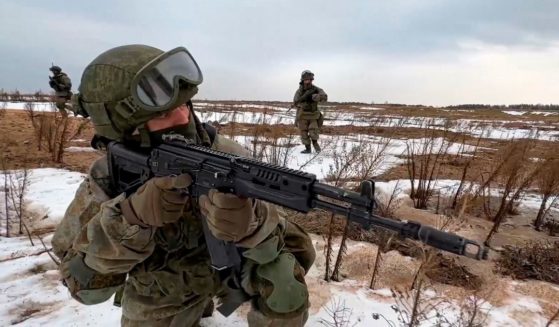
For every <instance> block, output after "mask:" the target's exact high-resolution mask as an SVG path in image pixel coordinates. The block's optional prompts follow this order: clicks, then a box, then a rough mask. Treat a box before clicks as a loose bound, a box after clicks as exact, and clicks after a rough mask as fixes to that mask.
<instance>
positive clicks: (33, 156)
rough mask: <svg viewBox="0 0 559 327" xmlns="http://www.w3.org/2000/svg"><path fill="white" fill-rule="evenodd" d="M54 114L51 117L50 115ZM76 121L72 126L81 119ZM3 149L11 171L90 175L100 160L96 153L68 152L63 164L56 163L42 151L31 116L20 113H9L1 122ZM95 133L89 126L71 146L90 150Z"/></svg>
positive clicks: (0, 140) (17, 111) (4, 157)
mask: <svg viewBox="0 0 559 327" xmlns="http://www.w3.org/2000/svg"><path fill="white" fill-rule="evenodd" d="M48 114H51V113H48ZM70 119H72V121H71V122H72V126H73V127H76V126H77V123H78V121H77V119H75V118H70ZM0 131H2V133H1V134H0V149H2V157H3V159H5V162H6V165H7V168H8V169H17V168H22V167H23V166H24V165H27V167H28V168H42V167H56V168H65V169H69V170H74V171H80V172H86V171H87V169H88V168H89V165H90V164H91V163H92V162H93V160H95V159H96V158H98V157H99V156H100V154H99V153H96V152H66V153H65V155H64V157H63V162H62V163H56V162H54V161H53V160H52V158H51V155H50V154H49V153H48V152H47V151H45V150H38V146H37V141H36V138H35V134H34V130H33V126H32V124H31V121H30V120H29V118H28V116H27V114H26V113H25V112H24V111H20V110H7V111H6V113H5V115H4V116H3V117H2V118H0ZM92 136H93V129H92V128H91V127H90V126H89V127H88V128H86V130H85V131H84V132H83V133H82V135H80V136H78V137H77V138H76V139H77V140H84V141H76V140H73V141H71V142H69V143H68V146H78V147H89V140H90V139H91V137H92Z"/></svg>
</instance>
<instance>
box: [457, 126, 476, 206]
mask: <svg viewBox="0 0 559 327" xmlns="http://www.w3.org/2000/svg"><path fill="white" fill-rule="evenodd" d="M483 134H484V133H483V131H482V133H481V134H480V135H479V136H478V137H477V138H476V144H475V146H474V151H473V153H470V152H469V151H468V146H467V144H466V136H465V134H464V135H463V137H462V138H461V140H462V142H461V143H460V149H459V151H458V156H457V160H459V161H462V162H463V167H462V174H461V177H460V184H458V188H456V191H455V192H454V195H453V196H452V204H451V206H450V207H451V208H452V209H457V206H458V202H459V201H458V200H459V199H460V198H461V197H462V196H463V194H464V188H465V186H466V177H467V176H468V172H469V170H470V168H471V167H472V163H473V162H474V160H475V158H476V156H477V152H478V149H479V144H480V142H481V139H482V136H483Z"/></svg>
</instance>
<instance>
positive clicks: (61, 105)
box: [49, 66, 72, 115]
mask: <svg viewBox="0 0 559 327" xmlns="http://www.w3.org/2000/svg"><path fill="white" fill-rule="evenodd" d="M49 70H50V71H51V72H52V74H53V76H49V79H50V80H49V85H50V87H51V88H53V89H54V91H55V92H56V93H55V102H56V107H57V108H58V110H60V112H61V113H62V114H63V115H66V114H67V113H66V102H67V101H69V100H70V99H71V97H72V91H71V90H72V81H71V80H70V77H68V75H66V73H63V72H62V68H60V67H58V66H52V67H51V68H49Z"/></svg>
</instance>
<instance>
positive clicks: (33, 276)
mask: <svg viewBox="0 0 559 327" xmlns="http://www.w3.org/2000/svg"><path fill="white" fill-rule="evenodd" d="M82 179H83V175H82V174H79V173H75V172H70V171H65V170H59V169H50V168H48V169H35V170H31V175H30V185H29V194H28V195H27V199H26V200H27V203H28V205H29V206H30V208H32V209H33V210H35V211H38V212H40V213H41V214H44V213H48V217H46V218H44V219H42V220H41V222H40V226H42V227H44V226H49V225H50V226H54V225H56V223H57V222H58V221H59V220H60V219H61V217H62V215H63V213H64V209H65V208H66V206H67V205H68V203H69V202H70V201H71V199H72V197H73V194H74V192H75V190H76V189H77V187H78V185H79V183H80V182H81V180H82ZM453 182H456V181H441V182H440V183H441V185H446V186H448V185H453V184H452V183H453ZM394 184H395V182H391V183H379V185H378V187H379V189H382V190H384V191H385V192H389V191H390V187H394V186H393V185H394ZM400 185H401V186H402V188H403V190H404V192H405V190H406V185H405V182H404V181H402V182H401V183H400ZM408 186H409V185H408ZM0 199H3V194H2V193H1V192H0ZM1 201H3V200H0V207H2V208H3V203H1ZM51 237H52V235H50V234H47V235H43V238H44V241H45V242H46V243H47V245H48V244H50V238H51ZM313 241H314V242H313V243H314V244H315V246H316V248H317V253H318V254H319V255H318V257H319V259H318V260H317V263H316V264H315V266H314V267H313V268H312V269H311V271H310V272H309V275H308V277H307V281H308V284H309V285H310V291H311V300H312V301H313V303H320V304H322V305H320V306H319V307H316V305H315V307H313V309H312V310H311V315H310V317H309V321H308V324H307V325H308V326H323V325H324V324H323V322H324V321H328V322H331V318H330V317H329V314H328V309H331V308H333V307H334V306H335V305H336V304H340V303H341V304H343V305H345V307H347V308H349V309H350V310H351V315H350V316H349V321H350V323H349V324H348V325H347V326H388V324H386V323H384V322H383V321H381V320H375V319H374V318H373V314H382V315H383V316H384V317H386V319H388V320H391V321H393V322H397V315H396V312H395V311H394V310H393V309H392V305H393V304H394V300H393V299H392V297H391V296H390V291H389V290H387V289H382V290H377V291H371V290H368V289H367V287H366V285H365V283H363V282H359V281H356V280H352V279H347V280H345V281H343V282H341V283H334V282H332V283H330V284H326V283H325V282H324V281H322V280H321V277H322V270H323V262H321V260H323V259H321V257H322V256H321V253H322V252H321V249H322V248H323V241H322V238H320V237H314V236H313ZM373 248H374V246H372V245H371V244H367V243H361V242H350V246H349V256H352V254H353V253H357V252H359V251H361V252H365V253H372V251H373ZM42 250H43V248H42V247H41V246H38V245H35V246H33V247H32V246H30V243H29V240H28V239H27V238H26V237H14V238H5V237H0V294H1V296H0V326H6V325H17V326H84V325H87V326H115V325H118V324H119V319H120V310H119V309H118V308H116V307H114V306H112V302H111V301H108V302H106V303H103V304H99V305H95V306H85V305H81V304H79V303H78V302H76V301H74V300H72V299H71V298H70V296H69V294H68V292H67V290H66V288H65V287H64V286H62V285H61V283H60V282H59V280H58V279H59V274H58V272H57V270H56V267H55V265H54V264H53V263H52V262H51V261H50V258H49V257H48V255H47V254H46V253H41V254H39V253H40V252H41V251H42ZM349 278H351V276H349ZM519 283H520V282H512V283H511V285H510V289H507V290H502V291H503V292H508V293H510V295H509V300H507V301H506V303H504V304H502V305H501V306H491V305H490V304H485V305H484V307H483V310H484V311H485V312H486V313H487V315H488V320H487V326H492V327H497V326H530V327H531V326H544V324H545V322H546V321H547V320H546V318H545V317H543V315H542V308H541V306H540V305H539V304H538V302H537V301H536V299H534V298H529V297H525V296H522V295H520V294H518V293H515V291H514V285H516V284H519ZM426 294H427V295H428V296H430V297H437V294H436V293H435V292H434V291H432V290H429V291H428V292H427V293H426ZM313 299H314V300H313ZM459 310H460V304H458V303H455V302H452V301H451V302H449V303H448V304H447V305H446V306H445V307H444V309H443V312H444V314H445V316H446V317H447V318H449V319H452V317H456V316H457V314H458V312H459ZM244 312H246V306H245V307H243V308H240V309H239V310H238V311H237V312H235V313H234V314H233V315H232V316H231V317H229V318H227V319H226V318H224V317H222V316H221V315H220V314H219V313H214V316H213V317H212V318H208V319H204V321H203V326H211V327H214V326H215V327H217V326H247V324H246V322H245V319H244V317H243V315H242V313H244ZM519 315H520V316H521V317H522V319H518V317H519ZM432 324H433V322H432V321H431V322H426V323H424V324H422V326H431V325H432ZM556 326H557V325H556Z"/></svg>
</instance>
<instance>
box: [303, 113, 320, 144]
mask: <svg viewBox="0 0 559 327" xmlns="http://www.w3.org/2000/svg"><path fill="white" fill-rule="evenodd" d="M298 127H299V131H300V132H301V142H302V143H303V144H304V145H310V144H311V140H312V141H317V140H318V136H319V132H320V130H319V128H318V119H299V121H298Z"/></svg>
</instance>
